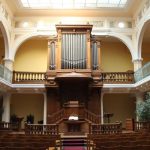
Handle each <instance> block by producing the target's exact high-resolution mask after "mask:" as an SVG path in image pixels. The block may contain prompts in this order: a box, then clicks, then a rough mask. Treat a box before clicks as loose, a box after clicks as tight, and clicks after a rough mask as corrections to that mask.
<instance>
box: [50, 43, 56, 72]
mask: <svg viewBox="0 0 150 150" xmlns="http://www.w3.org/2000/svg"><path fill="white" fill-rule="evenodd" d="M55 67H56V64H55V42H51V43H50V65H49V69H50V70H55Z"/></svg>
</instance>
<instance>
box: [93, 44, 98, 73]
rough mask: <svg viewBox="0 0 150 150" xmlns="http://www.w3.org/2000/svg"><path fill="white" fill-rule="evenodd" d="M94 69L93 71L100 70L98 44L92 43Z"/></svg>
mask: <svg viewBox="0 0 150 150" xmlns="http://www.w3.org/2000/svg"><path fill="white" fill-rule="evenodd" d="M92 68H93V70H98V68H99V62H98V48H97V42H93V43H92Z"/></svg>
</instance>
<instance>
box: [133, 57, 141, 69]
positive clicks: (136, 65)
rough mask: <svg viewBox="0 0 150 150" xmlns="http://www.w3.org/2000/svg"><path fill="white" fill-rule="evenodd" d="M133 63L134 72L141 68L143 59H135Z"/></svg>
mask: <svg viewBox="0 0 150 150" xmlns="http://www.w3.org/2000/svg"><path fill="white" fill-rule="evenodd" d="M133 64H134V72H135V71H137V70H138V69H139V68H141V67H142V59H135V60H133Z"/></svg>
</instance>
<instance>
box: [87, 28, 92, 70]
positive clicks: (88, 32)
mask: <svg viewBox="0 0 150 150" xmlns="http://www.w3.org/2000/svg"><path fill="white" fill-rule="evenodd" d="M86 36H87V37H86V38H87V66H86V69H91V39H90V38H91V37H90V30H87V34H86Z"/></svg>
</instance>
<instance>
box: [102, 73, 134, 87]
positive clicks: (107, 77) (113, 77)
mask: <svg viewBox="0 0 150 150" xmlns="http://www.w3.org/2000/svg"><path fill="white" fill-rule="evenodd" d="M102 81H103V83H109V84H110V83H112V84H117V83H121V84H128V83H134V73H133V72H103V73H102Z"/></svg>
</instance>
